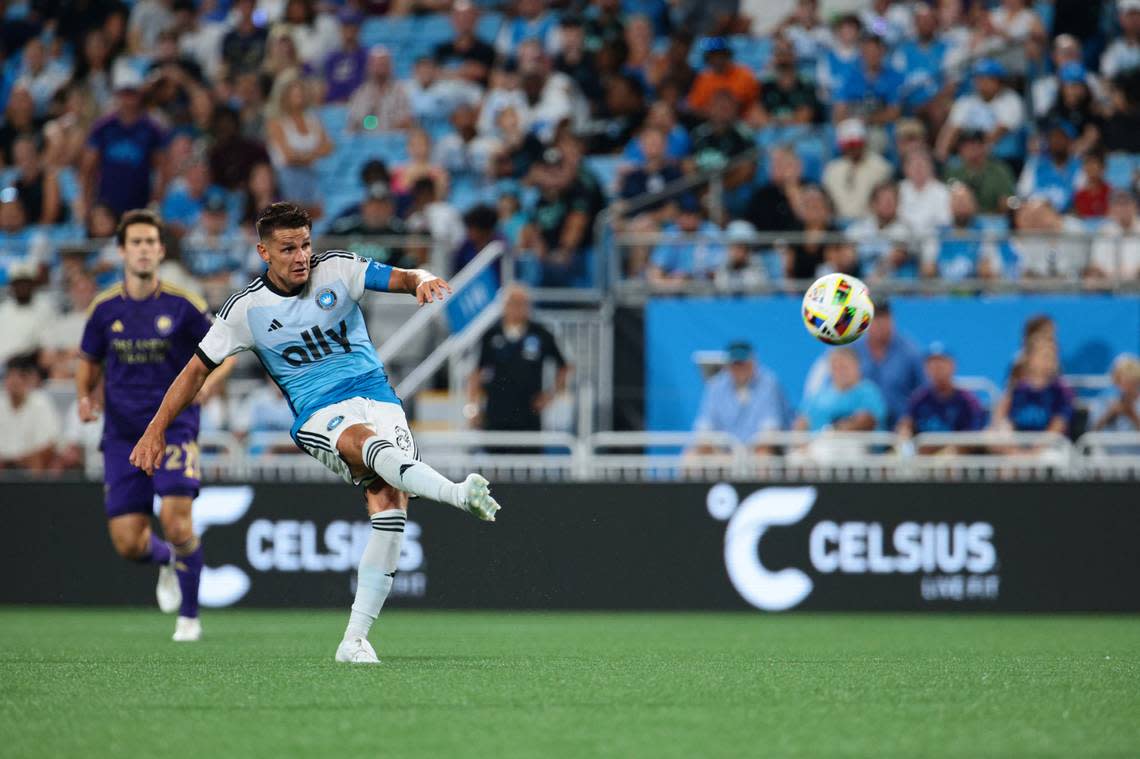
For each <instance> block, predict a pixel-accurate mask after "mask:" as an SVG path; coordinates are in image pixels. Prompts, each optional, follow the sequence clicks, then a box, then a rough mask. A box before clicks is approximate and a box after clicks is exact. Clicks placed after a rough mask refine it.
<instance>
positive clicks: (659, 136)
mask: <svg viewBox="0 0 1140 759" xmlns="http://www.w3.org/2000/svg"><path fill="white" fill-rule="evenodd" d="M639 142H640V143H641V149H642V152H643V153H644V156H645V160H644V161H643V162H642V165H640V166H636V167H634V168H632V169H631V170H630V171H629V172H627V173H626V174H625V176H623V177H622V179H621V187H620V189H619V191H618V195H620V196H621V199H622V200H632V199H634V198H637V197H639V196H641V195H645V194H646V193H659V192H661V191H662V190H663V189H665V187H666V186H667V185H669V184H671V183H673V182H676V181H677V180H678V179H680V178H681V169H680V167H679V166H678V165H677V163H676V161H673V160H671V159H669V158H668V157H666V155H665V150H666V136H665V133H664V132H663V131H661V130H660V129H657V128H656V127H646V128H645V129H642V130H641V137H640V139H639ZM675 210H676V209H675V208H674V207H673V206H672V204H670V203H668V202H667V201H665V200H659V201H657V202H656V203H652V204H650V205H648V206H645V207H644V208H641V209H638V211H637V213H638V214H643V213H649V214H652V215H653V216H654V218H656V219H657V220H658V221H662V220H665V219H669V218H672V216H673V214H674V212H675Z"/></svg>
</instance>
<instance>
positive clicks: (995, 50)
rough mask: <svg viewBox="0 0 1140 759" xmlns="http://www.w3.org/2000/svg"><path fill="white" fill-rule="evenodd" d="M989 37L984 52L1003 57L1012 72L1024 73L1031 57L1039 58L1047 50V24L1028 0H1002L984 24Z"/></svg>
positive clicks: (1036, 59) (1037, 59)
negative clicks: (1043, 22) (1030, 5)
mask: <svg viewBox="0 0 1140 759" xmlns="http://www.w3.org/2000/svg"><path fill="white" fill-rule="evenodd" d="M984 29H985V32H986V35H987V37H988V39H987V40H986V44H985V45H984V50H983V53H984V54H986V55H994V56H996V57H998V58H1000V59H1001V61H1002V62H1003V63H1004V64H1005V65H1006V68H1008V69H1009V70H1010V71H1011V72H1012V73H1014V74H1024V73H1025V72H1026V70H1027V69H1028V68H1029V61H1040V60H1041V56H1042V54H1043V52H1044V50H1045V25H1044V24H1042V23H1041V17H1040V16H1038V15H1037V11H1035V10H1034V9H1033V8H1030V7H1029V0H1002V3H1001V6H1000V7H998V8H994V9H993V10H992V11H990V13H989V16H988V24H985V26H984Z"/></svg>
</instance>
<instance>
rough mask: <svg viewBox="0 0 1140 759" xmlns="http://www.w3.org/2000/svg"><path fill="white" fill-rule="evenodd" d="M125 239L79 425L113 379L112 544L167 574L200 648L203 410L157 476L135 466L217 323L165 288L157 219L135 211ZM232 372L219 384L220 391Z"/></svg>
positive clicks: (95, 306) (88, 353)
mask: <svg viewBox="0 0 1140 759" xmlns="http://www.w3.org/2000/svg"><path fill="white" fill-rule="evenodd" d="M115 234H116V236H117V239H118V243H119V254H120V255H121V256H122V258H123V281H122V283H121V284H118V285H115V286H114V287H112V288H110V289H108V290H106V291H105V292H103V293H102V294H100V295H99V296H98V297H97V298H96V299H95V300H94V301H93V302H92V304H91V307H90V310H89V312H88V318H87V324H86V326H85V327H84V330H83V338H82V342H81V343H80V361H79V367H78V370H77V372H76V377H75V382H76V388H77V391H78V395H79V417H80V419H82V420H83V421H84V422H88V421H91V420H93V419H95V418H96V417H97V416H98V415H99V412H100V410H101V409H100V408H99V405H100V404H99V400H98V398H97V395H96V389H97V387H98V385H99V380H100V379H101V378H103V375H104V373H105V374H106V378H105V381H104V383H103V387H104V392H103V395H104V404H103V405H104V406H105V408H104V409H102V410H103V411H104V412H105V413H104V420H103V439H102V445H101V448H102V450H103V480H104V491H105V493H106V496H105V506H106V511H107V527H108V529H109V530H110V533H111V543H112V544H113V545H114V546H115V550H116V551H117V552H118V553H119V555H120V556H122V557H123V558H125V559H130V560H132V561H136V562H138V563H140V564H157V565H158V567H159V570H158V588H157V591H156V595H157V596H158V605H159V608H161V609H162V610H163V611H164V612H166V613H171V612H174V611H175V610H177V611H178V621H177V623H176V624H175V629H174V640H176V641H196V640H198V639H199V638H200V637H201V635H202V625H201V622H200V621H199V619H198V585H199V581H200V578H201V574H202V546H201V544H200V542H199V540H198V538H197V536H196V535H195V534H194V530H193V525H192V524H191V519H190V517H191V505H192V504H193V502H194V498H195V497H196V496H197V495H198V484H199V473H198V443H197V438H198V414H199V407H198V405H197V404H192V403H187V405H186V408H185V410H184V411H181V413H179V414H177V415H176V417H175V418H172V419H171V420H170V429H169V432H168V434H167V439H166V442H165V444H164V445H163V447H162V449H161V450H160V451H158V453H157V455H156V457H155V462H154V463H155V466H154V467H153V468H152V470H151V471H148V472H146V473H144V472H142V471H141V470H139V469H137V468H136V467H134V466H133V465H132V464H131V463H130V462H129V461H128V459H129V457H130V452H131V448H132V447H133V446H134V444H135V442H136V441H138V439H139V438H140V437H141V436H142V434H143V432H144V430H145V424H146V420H147V419H149V418H150V417H151V416H152V415H154V413H155V411H157V409H158V406H159V403H160V402H161V401H162V395H163V392H164V391H165V389H166V388H167V387H168V386H169V385H170V382H171V381H172V380H173V378H174V377H175V376H176V375H177V374H178V372H179V370H181V368H182V367H183V366H184V365H185V364H186V361H187V360H188V359H189V358H190V357H191V356H192V355H193V354H194V351H195V349H196V348H197V346H198V342H199V341H200V340H201V339H202V337H204V336H205V335H206V333H207V332H208V331H209V329H210V318H209V315H208V314H207V313H206V304H205V302H204V301H203V300H202V299H201V298H199V297H197V296H196V295H192V294H190V293H188V292H185V291H183V290H180V289H178V288H176V287H173V286H171V285H168V284H166V283H165V282H161V281H159V279H158V265H159V263H161V261H162V259H163V257H164V256H165V253H166V252H165V249H164V248H163V245H162V240H161V238H162V222H161V221H160V220H159V218H158V216H157V215H156V214H154V213H152V212H151V211H146V210H138V211H127V212H126V213H125V214H123V217H122V220H121V221H120V222H119V227H118V229H117V230H116V233H115ZM231 364H232V362H231ZM229 368H230V367H229V366H227V367H226V370H225V371H222V372H218V373H217V374H216V375H214V377H211V386H213V385H215V384H216V383H217V382H219V381H221V380H222V379H223V378H224V376H225V374H227V373H228V372H229ZM207 392H209V389H207ZM191 401H193V399H191ZM152 473H153V474H154V478H153V479H151V478H150V477H148V475H150V474H152ZM155 493H158V495H159V496H160V497H161V498H162V510H161V516H160V521H161V522H162V532H163V535H164V536H165V538H166V540H165V541H163V540H160V539H159V538H158V536H156V535H155V534H154V531H153V530H152V529H151V520H150V516H151V512H152V509H153V503H154V495H155Z"/></svg>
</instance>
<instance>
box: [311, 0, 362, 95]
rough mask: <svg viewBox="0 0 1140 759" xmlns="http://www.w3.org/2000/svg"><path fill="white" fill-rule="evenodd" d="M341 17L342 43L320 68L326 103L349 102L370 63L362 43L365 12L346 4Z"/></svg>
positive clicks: (338, 16) (339, 14)
mask: <svg viewBox="0 0 1140 759" xmlns="http://www.w3.org/2000/svg"><path fill="white" fill-rule="evenodd" d="M337 19H338V20H339V21H340V46H339V47H337V48H336V49H335V50H333V51H332V52H331V53H329V54H328V56H327V57H326V58H325V59H324V61H323V62H322V63H321V68H320V71H321V76H322V78H323V79H324V86H325V102H326V103H344V102H347V101H348V99H349V98H350V97H352V93H354V92H356V90H357V88H358V87H360V85H361V84H363V83H364V72H365V69H366V68H367V66H368V51H367V50H365V49H364V48H363V47H362V46H361V45H360V25H361V24H362V23H364V14H363V13H361V12H360V11H358V10H357V9H356V8H353V7H350V6H345V7H343V8H341V9H340V11H339V13H338V14H337Z"/></svg>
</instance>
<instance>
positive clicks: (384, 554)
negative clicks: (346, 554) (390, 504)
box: [344, 509, 408, 640]
mask: <svg viewBox="0 0 1140 759" xmlns="http://www.w3.org/2000/svg"><path fill="white" fill-rule="evenodd" d="M407 520H408V512H406V511H404V510H403V509H389V510H387V511H381V512H378V513H376V514H373V515H372V537H370V538H369V539H368V545H366V546H364V554H363V555H362V556H361V557H360V566H359V567H358V568H357V570H356V600H354V601H353V602H352V613H351V614H349V616H348V629H346V630H345V631H344V637H345V640H348V639H349V638H367V637H368V631H369V630H370V629H372V623H373V622H375V621H376V617H377V616H378V615H379V614H380V610H381V609H382V608H384V600H385V599H386V598H388V593H389V592H390V591H391V590H392V581H393V579H394V578H395V576H396V565H397V563H399V561H400V544H401V543H403V542H404V523H405V522H406V521H407Z"/></svg>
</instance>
